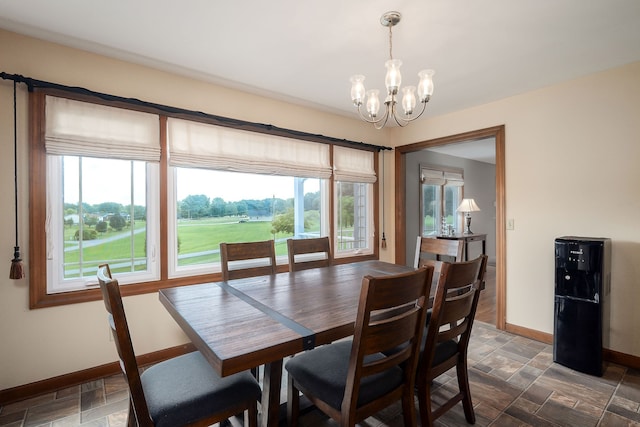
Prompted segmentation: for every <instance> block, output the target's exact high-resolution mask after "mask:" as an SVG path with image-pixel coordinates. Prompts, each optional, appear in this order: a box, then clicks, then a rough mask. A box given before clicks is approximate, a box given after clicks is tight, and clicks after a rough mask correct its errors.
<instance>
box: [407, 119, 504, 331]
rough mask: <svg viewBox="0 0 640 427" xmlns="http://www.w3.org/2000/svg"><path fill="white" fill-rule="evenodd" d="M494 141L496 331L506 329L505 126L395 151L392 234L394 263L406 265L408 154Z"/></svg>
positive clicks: (416, 144) (420, 143)
mask: <svg viewBox="0 0 640 427" xmlns="http://www.w3.org/2000/svg"><path fill="white" fill-rule="evenodd" d="M486 138H494V140H495V153H496V328H497V329H500V330H505V329H506V311H507V309H506V296H507V291H506V289H507V282H506V280H507V279H506V275H507V252H506V249H507V243H506V233H505V231H506V191H505V126H504V125H500V126H494V127H490V128H486V129H478V130H474V131H470V132H465V133H460V134H456V135H450V136H445V137H442V138H436V139H430V140H427V141H422V142H416V143H413V144H408V145H402V146H399V147H396V148H395V193H396V197H395V204H396V205H395V232H396V239H395V241H396V247H395V252H396V260H395V262H396V263H398V264H405V263H406V258H407V253H406V231H407V224H406V205H405V204H406V193H405V191H406V183H405V175H406V164H405V163H406V162H405V156H406V154H408V153H412V152H415V151H420V150H424V149H426V148H430V147H436V146H440V145H447V144H456V143H460V142H473V141H477V140H479V139H486Z"/></svg>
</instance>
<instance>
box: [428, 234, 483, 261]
mask: <svg viewBox="0 0 640 427" xmlns="http://www.w3.org/2000/svg"><path fill="white" fill-rule="evenodd" d="M436 239H447V240H462V242H463V245H464V261H469V243H470V242H482V255H486V253H487V235H486V234H475V233H474V234H452V235H437V236H436Z"/></svg>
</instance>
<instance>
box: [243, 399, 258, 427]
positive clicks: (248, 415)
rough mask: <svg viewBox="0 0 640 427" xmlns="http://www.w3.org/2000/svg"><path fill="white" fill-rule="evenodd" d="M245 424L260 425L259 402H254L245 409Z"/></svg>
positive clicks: (256, 426) (248, 426)
mask: <svg viewBox="0 0 640 427" xmlns="http://www.w3.org/2000/svg"><path fill="white" fill-rule="evenodd" d="M244 425H245V426H247V427H258V403H257V402H253V403H251V404H250V405H249V408H248V409H247V410H246V411H245V416H244Z"/></svg>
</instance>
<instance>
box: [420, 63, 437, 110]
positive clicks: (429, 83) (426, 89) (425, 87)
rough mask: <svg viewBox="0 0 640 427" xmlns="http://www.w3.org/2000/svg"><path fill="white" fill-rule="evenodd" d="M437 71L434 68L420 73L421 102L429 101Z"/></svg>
mask: <svg viewBox="0 0 640 427" xmlns="http://www.w3.org/2000/svg"><path fill="white" fill-rule="evenodd" d="M435 73H436V72H435V71H433V70H422V71H420V72H419V73H418V77H420V83H419V84H418V96H419V97H420V102H428V101H429V99H431V95H433V75H434V74H435Z"/></svg>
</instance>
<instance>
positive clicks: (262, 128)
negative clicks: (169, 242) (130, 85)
mask: <svg viewBox="0 0 640 427" xmlns="http://www.w3.org/2000/svg"><path fill="white" fill-rule="evenodd" d="M0 78H2V79H5V80H13V81H14V82H18V83H24V84H26V85H27V87H28V89H29V92H32V91H33V90H34V89H37V88H48V89H57V90H61V91H65V92H71V93H76V94H82V95H88V96H93V97H97V98H100V99H103V100H105V101H116V102H122V103H125V104H129V105H133V106H136V107H138V108H140V107H141V108H143V109H145V110H146V111H149V110H152V112H156V113H164V114H169V115H173V116H179V117H180V116H181V117H185V116H186V117H193V118H199V119H200V120H203V119H204V120H206V121H207V122H208V123H214V124H216V125H219V126H225V127H231V128H235V129H242V130H248V131H252V132H259V133H266V134H269V135H277V136H282V137H286V138H297V139H301V140H304V141H312V142H320V143H324V144H329V143H331V144H336V145H342V146H345V147H352V148H359V149H367V150H369V151H380V150H391V147H384V146H380V145H373V144H367V143H364V142H358V141H350V140H348V139H339V138H333V137H330V136H325V135H320V134H312V133H308V132H301V131H297V130H292V129H285V128H279V127H277V126H273V125H269V124H263V123H253V122H247V121H244V120H238V119H230V118H228V117H222V116H216V115H213V114H207V113H203V112H200V111H193V110H186V109H182V108H176V107H170V106H167V105H162V104H155V103H152V102H146V101H141V100H139V99H135V98H123V97H120V96H115V95H109V94H106V93H100V92H94V91H92V90H89V89H85V88H82V87H75V86H65V85H61V84H57V83H51V82H46V81H42V80H36V79H32V78H30V77H24V76H21V75H19V74H7V73H5V72H0Z"/></svg>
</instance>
